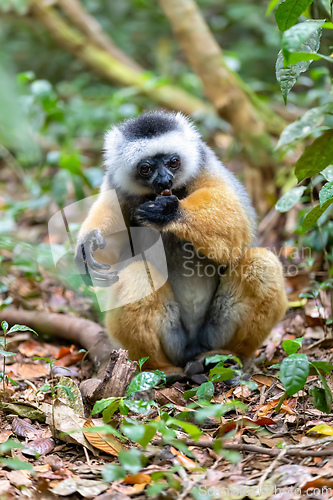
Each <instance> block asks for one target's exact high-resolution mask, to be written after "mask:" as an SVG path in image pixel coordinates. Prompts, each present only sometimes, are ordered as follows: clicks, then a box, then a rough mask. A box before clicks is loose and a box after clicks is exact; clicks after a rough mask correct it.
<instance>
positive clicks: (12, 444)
mask: <svg viewBox="0 0 333 500" xmlns="http://www.w3.org/2000/svg"><path fill="white" fill-rule="evenodd" d="M18 448H24V445H23V444H22V443H20V442H19V441H15V439H7V441H5V442H4V443H2V444H0V455H3V454H4V453H7V452H8V451H11V450H16V449H18Z"/></svg>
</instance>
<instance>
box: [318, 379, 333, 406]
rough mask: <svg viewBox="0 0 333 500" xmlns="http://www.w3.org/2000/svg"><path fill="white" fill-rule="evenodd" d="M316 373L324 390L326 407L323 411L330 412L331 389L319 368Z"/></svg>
mask: <svg viewBox="0 0 333 500" xmlns="http://www.w3.org/2000/svg"><path fill="white" fill-rule="evenodd" d="M317 373H318V375H319V378H320V382H321V383H322V385H323V387H324V392H325V402H326V409H325V410H323V411H324V412H325V413H331V411H332V399H333V398H332V391H331V389H330V388H329V387H328V384H327V382H326V379H325V377H324V375H323V374H322V373H321V372H320V371H319V370H317Z"/></svg>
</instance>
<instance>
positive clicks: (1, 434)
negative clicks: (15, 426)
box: [0, 429, 12, 444]
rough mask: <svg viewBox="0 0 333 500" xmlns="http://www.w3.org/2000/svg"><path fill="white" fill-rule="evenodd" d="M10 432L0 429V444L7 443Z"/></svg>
mask: <svg viewBox="0 0 333 500" xmlns="http://www.w3.org/2000/svg"><path fill="white" fill-rule="evenodd" d="M11 433H12V431H10V430H8V431H7V430H5V429H1V430H0V444H1V443H5V442H6V441H7V439H8V438H9V436H10V435H11Z"/></svg>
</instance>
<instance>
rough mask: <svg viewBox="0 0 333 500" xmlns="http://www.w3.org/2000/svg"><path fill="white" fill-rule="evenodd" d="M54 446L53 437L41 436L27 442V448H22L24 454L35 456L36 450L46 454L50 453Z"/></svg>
mask: <svg viewBox="0 0 333 500" xmlns="http://www.w3.org/2000/svg"><path fill="white" fill-rule="evenodd" d="M53 448H54V441H53V439H51V438H40V439H34V440H33V441H30V442H29V443H28V444H27V448H25V449H24V450H22V453H23V454H24V455H31V456H35V452H36V453H38V455H46V454H47V453H50V451H52V450H53Z"/></svg>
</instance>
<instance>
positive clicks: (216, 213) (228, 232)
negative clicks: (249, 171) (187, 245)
mask: <svg viewBox="0 0 333 500" xmlns="http://www.w3.org/2000/svg"><path fill="white" fill-rule="evenodd" d="M192 189H193V191H192V192H191V193H190V194H189V195H188V196H187V197H186V198H185V199H183V200H181V201H180V210H181V214H182V219H181V220H176V221H172V222H171V223H170V224H169V225H168V226H166V228H165V229H164V231H172V232H173V233H174V234H176V235H177V236H178V237H179V238H181V239H184V240H186V241H190V242H191V243H192V244H193V246H194V248H195V249H198V248H200V252H201V253H203V254H204V255H206V256H207V257H208V258H212V260H214V261H215V262H218V263H219V264H225V263H229V262H235V261H237V260H238V259H239V258H240V256H241V255H242V253H243V252H244V251H245V250H246V249H247V248H248V247H249V246H250V244H251V241H252V239H253V234H252V231H251V229H250V222H249V219H248V217H247V214H246V212H245V210H244V208H243V206H242V205H241V203H240V201H239V200H238V198H237V197H236V195H235V193H234V191H233V190H232V189H231V188H230V187H229V186H228V185H227V184H226V182H224V181H223V180H222V179H221V178H219V177H217V176H209V175H207V174H205V175H201V176H200V177H199V178H198V179H197V180H196V181H195V183H194V185H193V188H192Z"/></svg>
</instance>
